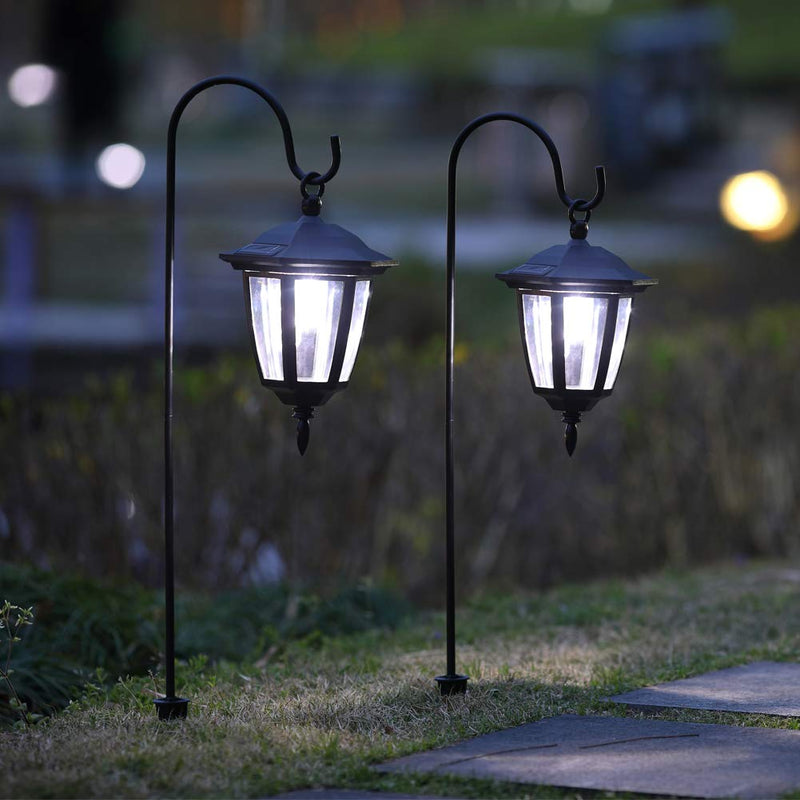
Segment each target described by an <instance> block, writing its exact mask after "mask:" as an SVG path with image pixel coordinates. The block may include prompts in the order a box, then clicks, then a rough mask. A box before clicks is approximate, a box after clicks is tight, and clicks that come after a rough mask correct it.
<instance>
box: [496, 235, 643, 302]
mask: <svg viewBox="0 0 800 800" xmlns="http://www.w3.org/2000/svg"><path fill="white" fill-rule="evenodd" d="M496 277H497V278H499V279H500V280H501V281H505V282H506V283H507V284H508V285H509V286H511V287H513V288H525V287H527V286H530V287H535V286H539V287H542V288H552V289H557V288H559V286H587V287H589V286H592V287H597V288H599V289H607V290H611V291H619V290H627V291H635V292H642V291H644V290H645V289H646V288H647V287H648V286H653V285H654V284H656V283H658V281H657V280H656V279H655V278H650V277H648V276H647V275H644V274H643V273H641V272H637V271H636V270H634V269H631V267H629V266H628V265H627V264H626V263H625V262H624V261H623V260H622V259H621V258H620V257H619V256H617V255H614V253H612V252H611V251H610V250H606V249H605V248H604V247H597V246H595V245H590V244H589V243H588V242H587V241H586V240H585V239H571V240H570V241H569V242H568V243H567V244H559V245H555V246H554V247H548V248H547V249H546V250H542V251H541V252H540V253H536V254H535V255H532V256H531V257H530V258H529V259H528V260H527V261H526V262H525V263H524V264H522V265H521V266H519V267H515V268H514V269H510V270H507V271H506V272H498V273H497V275H496Z"/></svg>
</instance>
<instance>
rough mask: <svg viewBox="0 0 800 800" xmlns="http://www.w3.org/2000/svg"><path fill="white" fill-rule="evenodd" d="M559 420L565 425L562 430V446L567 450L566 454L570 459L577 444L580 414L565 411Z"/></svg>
mask: <svg viewBox="0 0 800 800" xmlns="http://www.w3.org/2000/svg"><path fill="white" fill-rule="evenodd" d="M561 419H562V421H563V422H565V423H566V428H564V444H565V446H566V448H567V453H568V454H569V455H570V457H571V456H572V454H573V453H574V452H575V447H576V445H577V444H578V423H579V422H580V421H581V415H580V412H570V411H565V412H564V413H563V414H562V415H561Z"/></svg>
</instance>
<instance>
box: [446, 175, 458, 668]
mask: <svg viewBox="0 0 800 800" xmlns="http://www.w3.org/2000/svg"><path fill="white" fill-rule="evenodd" d="M455 215H456V193H455V174H453V175H452V177H451V178H450V179H449V180H448V189H447V352H446V354H445V383H446V388H445V414H446V418H447V421H446V424H445V504H446V512H445V513H446V520H445V526H446V527H445V542H446V544H445V548H446V551H447V552H446V562H447V675H448V676H449V677H453V676H455V674H456V566H455V560H456V552H455V490H454V483H455V479H454V469H455V467H454V464H453V422H454V409H453V364H454V349H455V330H456V328H455V290H456V273H455V238H456V231H455Z"/></svg>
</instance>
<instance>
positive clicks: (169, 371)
mask: <svg viewBox="0 0 800 800" xmlns="http://www.w3.org/2000/svg"><path fill="white" fill-rule="evenodd" d="M225 84H229V85H233V86H242V87H244V88H245V89H250V91H252V92H255V93H256V94H257V95H258V96H259V97H261V98H262V99H263V100H265V101H266V103H267V104H268V105H269V107H270V108H271V109H272V110H273V111H274V112H275V116H276V117H277V118H278V123H279V124H280V126H281V130H282V132H283V144H284V148H285V150H286V161H287V163H288V165H289V169H290V170H291V171H292V174H293V175H294V176H295V177H296V178H297V179H298V180H300V181H301V182H303V181H305V183H309V184H312V185H315V186H322V185H324V184H325V183H327V182H328V181H329V180H331V178H333V177H334V175H336V173H337V172H338V170H339V164H340V163H341V157H342V153H341V148H340V145H339V137H338V136H331V166H330V167H329V169H328V171H327V172H326V173H325V174H324V175H320V174H319V173H316V172H304V171H303V170H302V169H300V167H299V166H298V164H297V158H296V156H295V153H294V141H293V140H292V130H291V127H290V126H289V119H288V118H287V116H286V112H285V111H284V110H283V106H282V105H281V104H280V103H279V102H278V101H277V100H276V99H275V97H273V95H272V94H270V93H269V92H268V91H267V90H266V89H264V88H263V87H261V86H259V85H258V84H257V83H254V82H253V81H249V80H247V79H246V78H239V77H236V76H235V75H217V76H215V77H212V78H206V79H205V80H202V81H200V82H199V83H196V84H195V85H194V86H192V88H191V89H189V90H188V91H187V92H186V93H185V94H184V95H183V97H181V99H180V100H179V101H178V103H177V105H176V106H175V108H174V110H173V112H172V116H171V117H170V120H169V129H168V131H167V210H166V252H165V259H164V275H165V281H164V288H165V299H164V366H165V370H164V608H165V622H164V627H165V646H164V656H165V659H166V696H165V697H163V698H159V699H157V700H156V701H155V703H156V707H157V709H158V717H159V719H183V718H184V717H186V713H187V711H188V706H189V701H188V700H186V699H185V698H182V697H177V696H176V694H175V549H174V528H175V504H174V494H173V492H174V481H173V474H174V466H173V457H172V456H173V448H172V415H173V404H172V394H173V328H174V314H173V298H174V291H173V280H174V269H175V147H176V140H177V133H178V123H179V122H180V119H181V116H182V114H183V112H184V111H185V109H186V106H188V105H189V103H190V102H191V101H192V99H193V98H194V97H196V96H197V95H198V94H200V93H201V92H203V91H205V90H206V89H210V88H211V87H212V86H221V85H225Z"/></svg>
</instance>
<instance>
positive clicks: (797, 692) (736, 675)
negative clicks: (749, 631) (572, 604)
mask: <svg viewBox="0 0 800 800" xmlns="http://www.w3.org/2000/svg"><path fill="white" fill-rule="evenodd" d="M611 699H612V700H613V701H614V702H615V703H624V704H625V705H629V706H639V707H651V708H656V707H657V708H697V709H705V710H709V711H739V712H742V713H747V714H775V715H777V716H782V717H800V664H782V663H776V662H774V661H759V662H756V663H754V664H746V665H744V666H741V667H731V668H730V669H722V670H719V671H718V672H708V673H706V674H705V675H698V676H697V677H694V678H686V679H685V680H680V681H671V682H670V683H661V684H659V685H658V686H648V687H646V688H644V689H637V690H636V691H633V692H626V693H625V694H618V695H616V696H615V697H612V698H611Z"/></svg>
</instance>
